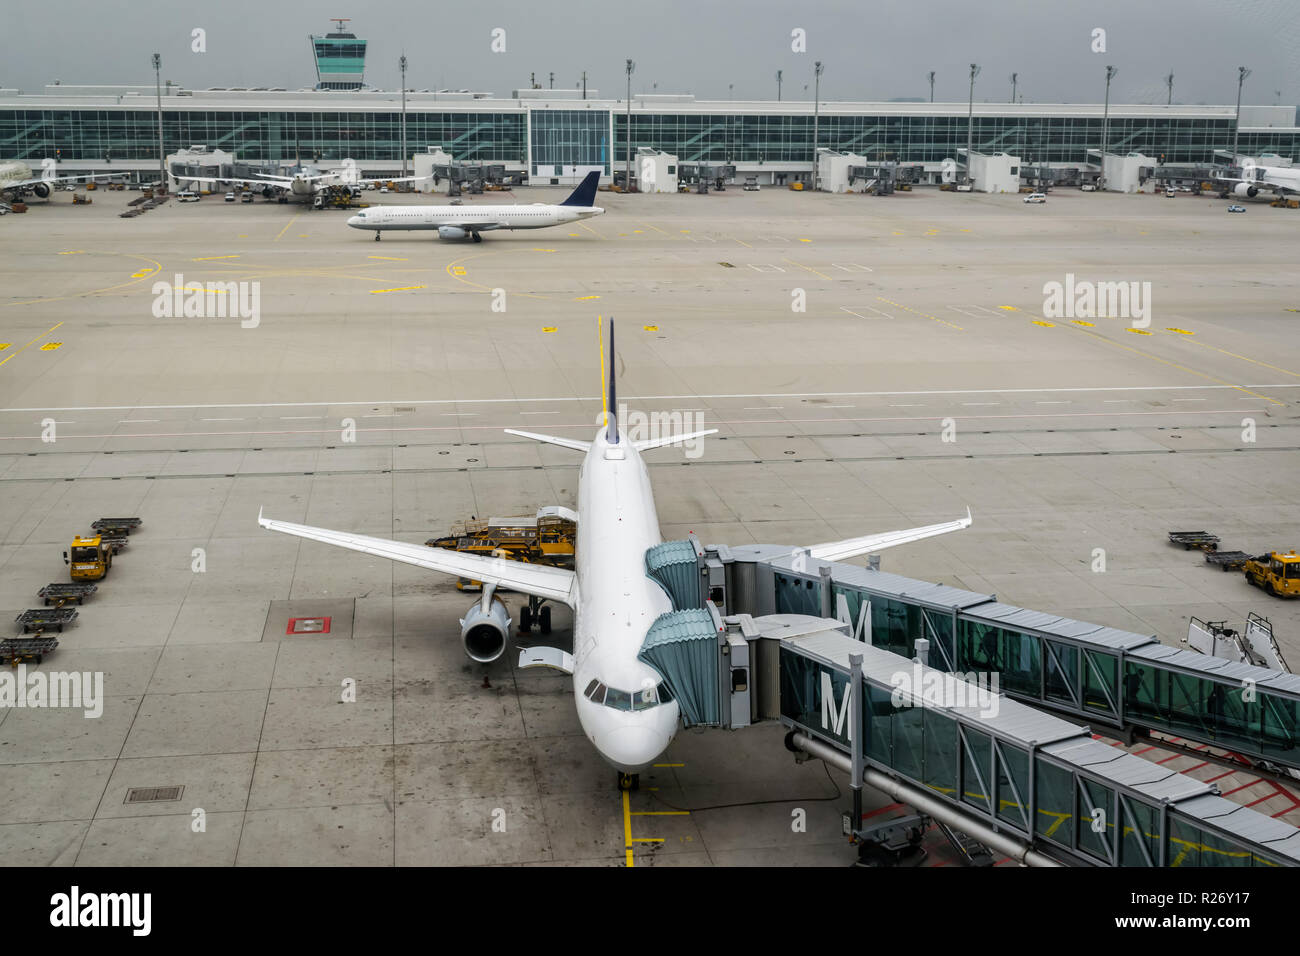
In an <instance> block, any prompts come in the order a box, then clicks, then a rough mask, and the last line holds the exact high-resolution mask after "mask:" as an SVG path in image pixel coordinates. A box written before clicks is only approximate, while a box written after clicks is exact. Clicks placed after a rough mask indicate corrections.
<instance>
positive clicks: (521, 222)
mask: <svg viewBox="0 0 1300 956" xmlns="http://www.w3.org/2000/svg"><path fill="white" fill-rule="evenodd" d="M599 181H600V173H598V172H590V173H588V174H587V178H586V179H584V180H583V181H582V182H581V183H579V184H578V188H577V189H575V190H574V191H573V192H572V193H570V194H569V198H568V199H566V200H564V202H562V203H560V204H559V205H558V206H554V205H548V204H546V203H540V202H538V203H533V204H531V205H527V206H523V205H513V204H512V205H508V206H507V205H499V206H498V205H491V206H488V205H484V206H381V207H378V208H373V207H372V208H370V209H366V210H363V211H362V212H359V213H357V214H356V215H355V216H353V217H352V218H351V219H349V220H348V225H349V226H352V227H353V228H354V229H372V230H374V233H375V242H378V241H379V234H380V233H381V232H382V231H383V230H385V229H395V230H414V229H437V230H438V238H439V239H467V238H471V237H472V238H473V239H474V241H475V242H482V241H483V237H482V236H481V235H479V233H482V232H487V231H488V230H489V229H543V228H545V227H546V226H558V225H561V224H562V223H566V222H577V221H578V220H579V219H590V218H591V217H592V216H599V215H600V214H601V213H603V212H604V211H605V210H604V209H601V208H600V207H599V206H597V205H595V201H596V184H597V182H599Z"/></svg>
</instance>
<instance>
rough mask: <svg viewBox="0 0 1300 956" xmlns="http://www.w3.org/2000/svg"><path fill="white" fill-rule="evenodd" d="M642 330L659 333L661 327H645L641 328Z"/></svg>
mask: <svg viewBox="0 0 1300 956" xmlns="http://www.w3.org/2000/svg"><path fill="white" fill-rule="evenodd" d="M641 328H642V329H643V330H644V331H646V332H658V331H659V326H657V325H643V326H641Z"/></svg>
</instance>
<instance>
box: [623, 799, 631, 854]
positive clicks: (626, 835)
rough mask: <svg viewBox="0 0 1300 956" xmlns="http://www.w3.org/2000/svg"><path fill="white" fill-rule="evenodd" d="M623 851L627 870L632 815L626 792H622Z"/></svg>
mask: <svg viewBox="0 0 1300 956" xmlns="http://www.w3.org/2000/svg"><path fill="white" fill-rule="evenodd" d="M623 850H624V853H625V854H626V857H627V858H626V862H627V866H628V868H629V869H631V867H632V813H631V803H630V802H629V800H628V795H627V791H626V790H624V791H623Z"/></svg>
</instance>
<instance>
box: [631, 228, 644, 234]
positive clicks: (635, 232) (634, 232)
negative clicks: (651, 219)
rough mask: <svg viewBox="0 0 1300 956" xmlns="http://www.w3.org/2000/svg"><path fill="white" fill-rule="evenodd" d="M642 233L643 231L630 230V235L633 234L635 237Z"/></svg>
mask: <svg viewBox="0 0 1300 956" xmlns="http://www.w3.org/2000/svg"><path fill="white" fill-rule="evenodd" d="M643 232H645V230H644V229H633V230H632V234H633V235H636V236H639V235H641V233H643Z"/></svg>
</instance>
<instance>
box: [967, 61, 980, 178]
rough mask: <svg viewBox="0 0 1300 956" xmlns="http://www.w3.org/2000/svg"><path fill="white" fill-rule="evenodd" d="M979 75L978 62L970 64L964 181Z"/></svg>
mask: <svg viewBox="0 0 1300 956" xmlns="http://www.w3.org/2000/svg"><path fill="white" fill-rule="evenodd" d="M979 75H980V68H979V64H978V63H972V64H971V65H970V99H969V100H968V101H967V103H966V182H970V154H971V153H972V152H973V151H974V149H975V77H977V76H979Z"/></svg>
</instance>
